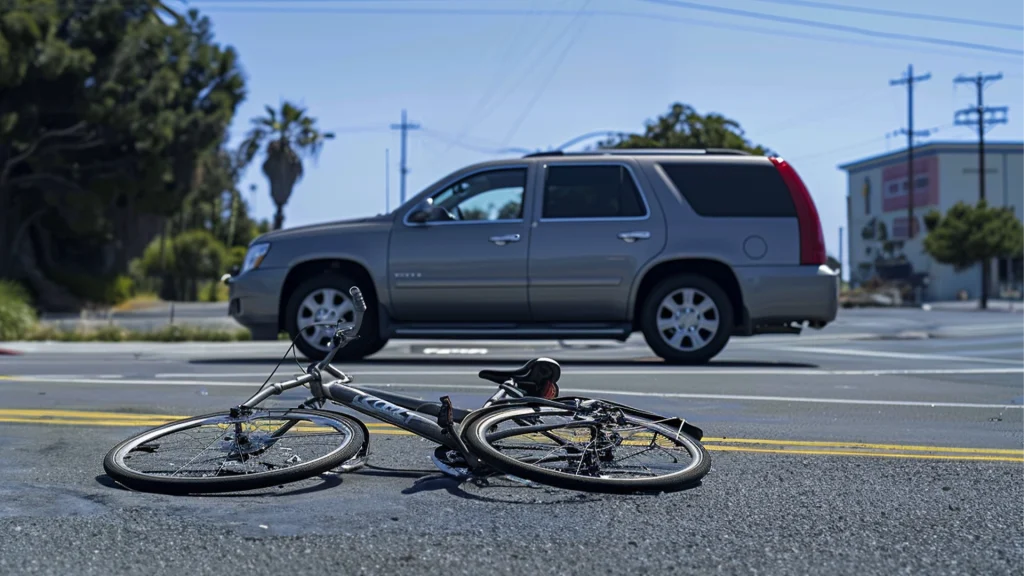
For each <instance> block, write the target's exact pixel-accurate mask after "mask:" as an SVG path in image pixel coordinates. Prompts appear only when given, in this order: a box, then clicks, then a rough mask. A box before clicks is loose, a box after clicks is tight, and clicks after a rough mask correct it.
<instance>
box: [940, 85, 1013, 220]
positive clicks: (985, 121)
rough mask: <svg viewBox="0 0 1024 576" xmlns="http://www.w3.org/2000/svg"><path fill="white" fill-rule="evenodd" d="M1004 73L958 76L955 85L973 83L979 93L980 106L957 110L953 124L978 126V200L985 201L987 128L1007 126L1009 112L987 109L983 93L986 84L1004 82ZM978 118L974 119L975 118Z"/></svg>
mask: <svg viewBox="0 0 1024 576" xmlns="http://www.w3.org/2000/svg"><path fill="white" fill-rule="evenodd" d="M1002 79H1003V75H1002V73H999V74H989V75H988V76H986V75H983V74H982V73H981V72H978V75H977V76H973V77H972V76H964V75H960V76H957V77H956V78H955V79H954V80H953V83H954V84H964V83H968V82H969V83H971V84H974V85H975V87H976V88H977V91H978V104H977V105H976V106H974V107H972V108H964V109H963V110H957V111H956V114H955V115H954V117H953V123H954V124H956V125H957V126H976V127H977V130H978V198H979V199H980V200H984V199H985V127H986V126H987V125H990V124H1006V121H1007V119H1006V114H1007V111H1008V110H1009V109H1008V108H1007V107H1006V106H997V107H986V106H985V104H984V100H983V99H982V92H983V91H984V89H985V83H986V82H995V81H996V80H1002ZM975 115H976V116H977V118H974V116H975Z"/></svg>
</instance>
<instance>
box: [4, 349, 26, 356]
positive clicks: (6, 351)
mask: <svg viewBox="0 0 1024 576" xmlns="http://www.w3.org/2000/svg"><path fill="white" fill-rule="evenodd" d="M20 355H21V352H19V351H18V350H11V349H9V348H0V356H20Z"/></svg>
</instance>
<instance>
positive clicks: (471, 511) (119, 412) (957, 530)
mask: <svg viewBox="0 0 1024 576" xmlns="http://www.w3.org/2000/svg"><path fill="white" fill-rule="evenodd" d="M892 312H896V311H892ZM898 312H900V314H896V315H893V316H888V317H886V318H885V319H880V318H879V317H878V316H877V314H874V313H865V311H857V313H855V314H849V313H846V312H844V314H843V316H842V321H841V322H839V323H837V326H836V327H835V328H833V329H832V330H831V331H825V332H823V333H820V334H813V336H814V337H799V338H791V337H771V338H767V337H766V338H752V339H745V340H736V341H735V342H734V343H732V344H730V346H729V347H728V348H727V349H726V351H725V353H723V354H722V355H721V356H720V357H719V358H718V359H717V361H716V362H714V363H713V364H711V365H709V366H706V367H700V368H685V367H684V368H680V367H671V366H665V365H664V364H662V363H660V362H658V361H657V360H656V359H654V358H652V357H651V356H652V355H651V353H650V351H649V350H647V349H646V348H645V347H643V346H641V345H638V344H635V343H629V344H627V345H610V344H601V343H597V344H596V345H594V346H593V347H583V346H581V345H578V344H577V345H575V346H571V347H568V348H567V347H564V346H562V345H560V344H559V343H551V342H535V343H525V344H523V343H520V344H515V343H501V342H483V343H481V342H475V343H408V342H406V343H396V344H395V345H394V346H391V347H389V348H388V349H386V350H385V351H383V352H382V353H381V354H379V355H377V356H376V357H375V358H373V359H371V360H368V361H365V362H361V363H356V364H351V365H346V366H342V368H344V369H346V370H347V371H349V372H350V373H352V374H354V375H355V377H356V382H357V384H366V385H368V386H375V387H384V386H387V387H389V388H390V389H392V390H394V391H398V392H403V393H408V394H411V395H416V396H421V397H424V398H428V399H435V398H436V397H438V396H440V395H441V394H444V393H452V397H453V399H454V400H455V401H456V403H457V404H459V405H463V406H466V407H472V406H474V405H478V404H479V403H480V402H482V401H483V399H484V398H485V397H486V396H487V395H488V394H489V390H491V389H492V385H491V384H489V383H487V382H484V381H482V380H479V379H478V378H476V376H475V373H476V372H477V371H478V370H480V369H481V368H484V367H490V366H503V365H510V363H511V362H512V361H514V360H515V361H519V360H525V359H526V358H528V357H529V356H532V355H549V356H552V357H554V358H556V359H558V360H559V361H561V362H562V363H563V377H562V381H561V385H562V388H563V392H567V393H576V394H582V395H590V396H598V395H600V396H606V397H608V398H611V399H614V400H617V401H622V402H626V403H629V404H633V405H637V406H640V407H643V408H647V409H650V410H654V411H656V412H659V413H665V414H678V415H682V416H684V417H686V418H687V419H688V420H690V421H692V422H694V423H695V424H697V425H698V426H700V427H702V428H703V429H704V432H705V435H706V438H705V439H706V445H707V447H708V448H709V450H710V451H711V457H712V462H713V468H712V471H711V473H710V474H709V475H708V476H707V477H706V479H705V481H704V483H703V484H702V485H701V486H699V487H697V488H694V489H692V490H688V491H686V492H683V493H677V494H670V495H661V496H628V497H622V496H605V495H590V494H580V493H575V492H568V491H563V490H555V489H548V488H545V487H527V486H521V485H517V484H515V483H512V482H510V481H496V482H494V483H492V484H491V485H487V486H478V485H474V484H472V483H461V484H460V483H458V482H457V481H454V480H450V479H446V478H444V477H442V476H441V475H440V473H439V472H437V471H436V470H435V469H434V468H433V467H432V465H431V463H430V460H429V454H430V451H431V449H432V445H431V444H430V443H429V442H426V441H422V440H420V439H418V438H416V437H412V436H408V435H400V434H397V433H396V432H397V431H394V430H391V429H388V428H386V427H383V426H378V427H374V428H373V430H374V433H373V434H372V439H371V460H370V463H371V466H369V467H367V468H365V469H363V470H361V471H358V472H355V473H351V474H344V475H333V474H330V475H325V476H323V477H321V478H318V479H312V480H307V481H304V482H301V483H298V484H294V485H288V486H285V487H281V488H277V489H271V490H266V491H262V492H259V493H247V494H239V495H230V496H218V497H190V498H181V497H167V496H159V495H150V494H141V493H132V492H129V491H126V490H123V489H120V488H118V487H116V485H111V483H110V481H109V479H107V478H106V477H105V476H104V475H103V469H102V466H101V461H102V457H103V455H104V454H105V453H106V451H107V450H108V449H109V448H110V447H111V446H113V445H114V444H115V443H117V442H118V441H119V440H121V439H123V438H125V437H127V436H129V435H130V434H133V433H134V432H136V431H138V430H141V429H143V428H144V427H148V426H152V425H155V424H156V423H158V422H160V421H161V420H165V419H167V418H170V417H174V416H183V415H191V414H197V413H203V412H208V411H213V410H219V409H223V408H225V407H227V406H229V405H231V404H233V403H237V402H238V401H240V400H242V399H244V398H245V397H247V395H248V394H250V393H252V392H253V391H255V389H256V388H257V387H258V386H259V384H260V383H262V382H263V379H264V378H265V377H266V375H267V374H268V373H269V371H270V370H271V369H273V367H274V365H275V363H276V360H277V358H278V357H279V356H280V354H281V353H282V352H283V351H284V349H285V347H286V345H282V344H281V343H248V344H225V345H221V346H214V345H202V346H196V345H176V346H174V345H171V346H163V347H160V346H154V345H141V344H120V345H110V344H104V345H95V346H89V345H77V346H72V345H62V346H56V345H54V346H50V347H47V346H45V345H39V346H36V347H35V348H33V347H31V346H29V345H25V346H22V347H21V349H22V350H23V351H24V354H22V355H21V356H13V357H0V375H3V377H2V378H0V462H3V466H0V574H5V573H11V574H21V573H47V574H69V573H74V574H92V573H96V574H100V573H102V574H111V573H137V572H139V571H142V570H143V569H144V570H145V571H146V572H148V573H152V574H181V573H196V574H205V573H213V572H217V573H221V572H224V571H225V570H227V571H228V572H230V573H235V572H242V571H249V572H252V571H256V572H257V573H269V572H272V571H291V572H296V573H325V572H327V571H333V572H340V573H344V574H395V573H399V572H401V573H412V574H435V573H445V574H484V573H496V574H522V573H531V572H532V573H545V574H546V573H559V574H605V573H607V574H613V573H614V574H623V573H642V574H669V573H700V574H704V573H724V574H764V573H768V574H892V573H915V574H918V573H919V574H929V575H932V574H1020V573H1021V572H1022V571H1024V524H1022V522H1021V518H1022V515H1024V483H1022V480H1024V476H1022V472H1024V416H1022V414H1024V410H1022V405H1024V386H1022V378H1024V334H1022V332H1024V330H1022V324H1021V316H1020V315H1019V314H1017V315H1009V314H1005V313H1004V314H995V313H993V314H991V315H986V314H983V313H977V314H974V313H948V314H945V315H938V316H936V315H929V313H925V312H922V311H898ZM946 316H951V317H949V318H947V317H946ZM883 320H884V322H883ZM481 350H483V352H482V351H481ZM297 370H298V367H297V366H296V365H295V363H294V362H292V363H291V364H284V365H282V367H281V369H280V371H279V375H280V376H281V377H282V378H283V377H286V376H288V375H290V374H292V373H294V372H296V371H297ZM302 399H303V397H302V395H301V394H300V393H299V392H298V391H296V392H295V393H290V394H289V395H287V397H285V398H279V399H277V400H276V401H275V403H279V404H282V405H295V404H296V403H298V401H300V400H302Z"/></svg>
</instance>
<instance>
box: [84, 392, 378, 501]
mask: <svg viewBox="0 0 1024 576" xmlns="http://www.w3.org/2000/svg"><path fill="white" fill-rule="evenodd" d="M364 440H365V437H364V435H363V430H362V428H361V427H360V426H359V425H358V424H356V423H353V422H352V420H351V418H350V417H348V416H345V415H343V414H338V413H334V412H326V411H320V410H297V409H292V410H289V409H255V410H252V411H251V412H249V413H247V414H241V415H237V416H233V415H232V413H231V412H230V411H224V412H217V413H214V414H206V415H204V416H196V417H194V418H186V419H184V420H178V421H176V422H170V423H168V424H164V425H163V426H159V427H157V428H152V429H150V430H146V431H144V432H141V433H139V434H137V435H135V436H133V437H131V438H129V439H127V440H125V441H123V442H121V443H120V444H118V445H117V446H114V447H113V448H112V449H111V450H110V451H109V452H108V453H107V455H106V457H105V458H104V459H103V468H104V470H106V472H107V475H108V476H110V477H111V478H113V479H114V480H115V481H117V482H118V483H120V484H122V485H124V486H126V487H128V488H130V489H132V490H138V491H142V492H158V493H162V494H203V493H219V492H236V491H243V490H257V489H260V488H267V487H270V486H276V485H279V484H285V483H288V482H296V481H298V480H302V479H305V478H309V477H311V476H315V475H317V474H320V473H322V472H326V471H327V470H330V469H332V468H335V467H337V466H338V465H340V464H341V463H343V462H345V461H346V460H349V459H350V458H352V457H353V456H355V455H356V454H357V453H358V452H359V449H360V447H361V446H362V444H363V442H364Z"/></svg>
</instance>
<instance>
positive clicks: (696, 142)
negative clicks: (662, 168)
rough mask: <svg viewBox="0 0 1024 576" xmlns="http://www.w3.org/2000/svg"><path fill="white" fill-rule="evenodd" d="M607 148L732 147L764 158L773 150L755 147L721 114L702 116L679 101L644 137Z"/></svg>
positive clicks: (615, 141) (628, 136)
mask: <svg viewBox="0 0 1024 576" xmlns="http://www.w3.org/2000/svg"><path fill="white" fill-rule="evenodd" d="M600 146H601V147H605V148H730V149H734V150H743V151H746V152H749V153H751V154H757V155H764V154H770V153H771V151H770V150H768V149H767V148H765V147H763V146H761V145H759V144H752V143H751V142H750V141H748V140H747V139H746V137H745V136H744V132H743V129H742V128H740V124H739V122H737V121H735V120H732V119H730V118H727V117H725V116H722V115H721V114H715V113H710V114H706V115H705V114H700V113H698V112H697V110H696V109H694V108H693V107H692V106H689V105H686V104H680V103H678V102H676V103H674V104H672V106H670V107H669V111H668V112H667V113H665V114H664V115H662V116H659V117H658V118H656V119H654V120H649V121H647V122H646V126H645V129H644V132H643V133H642V134H624V135H622V136H620V137H618V138H613V139H610V140H607V141H605V142H603V143H601V145H600Z"/></svg>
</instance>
